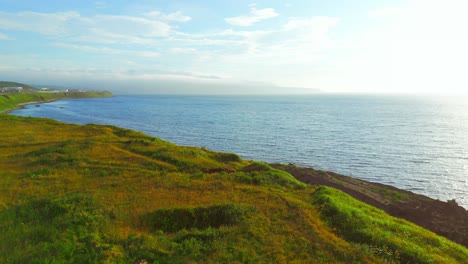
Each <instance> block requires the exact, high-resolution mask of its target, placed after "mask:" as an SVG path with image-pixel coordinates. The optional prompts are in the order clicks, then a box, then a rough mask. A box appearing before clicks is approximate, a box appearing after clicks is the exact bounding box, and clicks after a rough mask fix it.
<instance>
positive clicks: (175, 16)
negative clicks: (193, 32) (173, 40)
mask: <svg viewBox="0 0 468 264" xmlns="http://www.w3.org/2000/svg"><path fill="white" fill-rule="evenodd" d="M144 15H145V16H147V17H151V18H157V19H161V20H163V21H174V22H187V21H190V20H191V19H192V18H191V17H189V16H186V15H183V14H182V13H181V12H180V11H177V12H174V13H170V14H163V13H161V12H160V11H157V10H155V11H151V12H148V13H145V14H144Z"/></svg>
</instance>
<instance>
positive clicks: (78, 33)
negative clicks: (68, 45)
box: [0, 11, 171, 44]
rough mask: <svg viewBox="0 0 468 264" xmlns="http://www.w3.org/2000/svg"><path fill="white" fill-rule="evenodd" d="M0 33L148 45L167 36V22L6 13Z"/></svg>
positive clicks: (0, 16) (2, 14)
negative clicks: (9, 32) (24, 33)
mask: <svg viewBox="0 0 468 264" xmlns="http://www.w3.org/2000/svg"><path fill="white" fill-rule="evenodd" d="M0 29H7V30H19V31H29V32H34V33H37V34H41V35H44V36H49V37H59V38H62V39H69V40H74V41H83V42H90V43H91V42H96V43H116V42H130V43H133V44H147V43H148V41H151V39H154V38H157V37H163V36H167V35H169V34H170V32H171V26H170V25H169V24H168V23H166V22H161V21H158V20H155V19H148V18H144V17H136V16H122V15H119V16H117V15H97V16H82V15H80V14H79V13H77V12H58V13H37V12H19V13H7V12H1V11H0Z"/></svg>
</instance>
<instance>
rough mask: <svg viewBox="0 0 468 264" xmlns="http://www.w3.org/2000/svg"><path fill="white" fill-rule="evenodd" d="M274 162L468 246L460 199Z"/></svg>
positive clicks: (466, 214) (467, 228)
mask: <svg viewBox="0 0 468 264" xmlns="http://www.w3.org/2000/svg"><path fill="white" fill-rule="evenodd" d="M61 99H69V97H64V98H57V99H51V100H45V101H32V102H25V103H20V104H18V105H16V106H15V107H14V108H11V109H7V110H4V111H2V112H1V113H2V114H9V113H11V112H12V111H15V110H18V109H22V108H25V107H26V106H27V105H32V104H43V103H49V102H53V101H57V100H61ZM272 166H273V167H275V168H278V169H281V170H284V171H286V172H289V173H290V174H291V175H293V176H294V177H295V178H296V179H298V180H300V181H302V182H304V183H308V184H316V185H325V186H330V187H332V188H335V189H339V190H341V191H344V192H346V193H348V194H350V195H351V196H353V197H354V198H356V199H358V200H360V201H362V202H365V203H367V204H370V205H372V206H374V207H377V208H379V209H382V210H384V211H385V212H387V213H388V214H389V215H392V216H396V217H399V218H403V219H406V220H408V221H410V222H413V223H415V224H418V225H420V226H422V227H424V228H426V229H428V230H431V231H433V232H434V233H437V234H439V235H442V236H445V237H447V238H448V239H450V240H452V241H454V242H457V243H460V244H462V245H464V246H466V247H468V221H466V219H468V210H466V209H464V208H463V207H461V206H459V205H457V204H456V202H450V201H448V202H442V201H439V200H435V199H433V198H430V197H428V196H425V195H420V194H415V193H413V192H410V191H406V190H403V189H399V188H396V187H394V186H391V185H386V184H381V183H377V182H370V181H365V180H360V179H357V178H352V177H348V176H343V175H340V174H337V173H334V172H330V171H319V170H315V169H312V168H304V167H296V166H293V165H283V164H272ZM465 222H466V223H465Z"/></svg>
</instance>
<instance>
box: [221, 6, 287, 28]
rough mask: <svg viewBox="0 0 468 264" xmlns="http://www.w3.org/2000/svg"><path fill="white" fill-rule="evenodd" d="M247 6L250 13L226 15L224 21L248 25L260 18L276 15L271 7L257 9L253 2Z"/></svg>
mask: <svg viewBox="0 0 468 264" xmlns="http://www.w3.org/2000/svg"><path fill="white" fill-rule="evenodd" d="M249 7H250V13H249V14H248V15H242V16H236V17H228V18H225V19H224V21H226V22H227V23H228V24H231V25H234V26H241V27H248V26H251V25H253V24H255V23H257V22H260V21H262V20H265V19H269V18H274V17H277V16H278V13H276V11H275V10H274V9H273V8H264V9H257V8H256V5H255V4H251V5H249Z"/></svg>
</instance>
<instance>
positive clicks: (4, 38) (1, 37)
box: [0, 32, 10, 40]
mask: <svg viewBox="0 0 468 264" xmlns="http://www.w3.org/2000/svg"><path fill="white" fill-rule="evenodd" d="M9 39H10V38H9V37H8V36H7V35H5V34H3V33H1V32H0V40H9Z"/></svg>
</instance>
